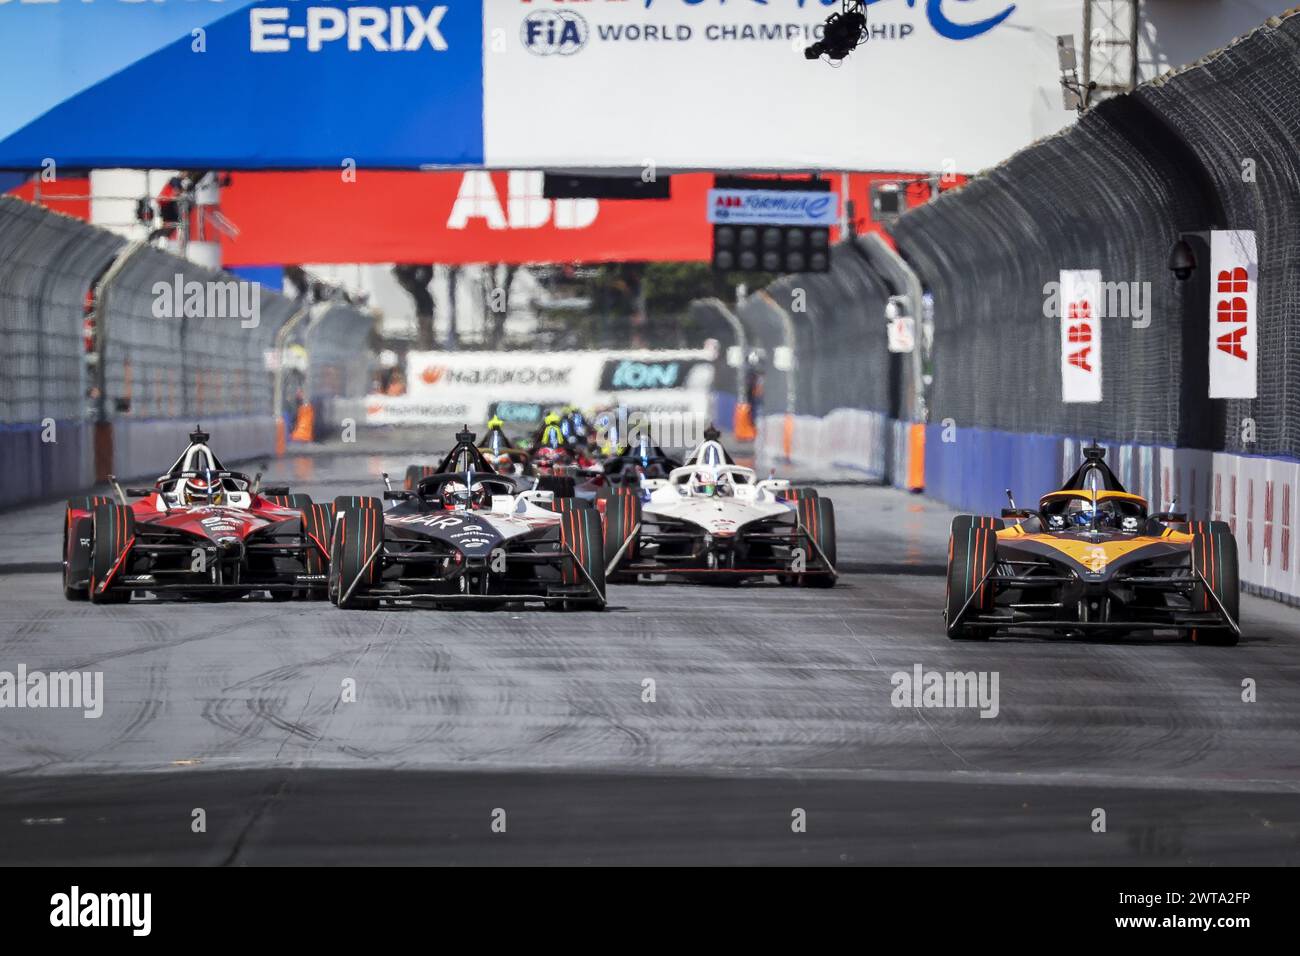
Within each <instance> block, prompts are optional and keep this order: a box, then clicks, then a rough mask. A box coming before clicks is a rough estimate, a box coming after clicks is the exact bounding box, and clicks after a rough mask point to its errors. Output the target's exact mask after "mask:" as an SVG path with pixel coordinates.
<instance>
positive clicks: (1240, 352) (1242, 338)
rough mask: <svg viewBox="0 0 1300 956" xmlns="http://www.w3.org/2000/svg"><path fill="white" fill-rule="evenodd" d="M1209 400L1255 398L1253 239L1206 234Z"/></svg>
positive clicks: (1243, 233) (1246, 234) (1238, 232)
mask: <svg viewBox="0 0 1300 956" xmlns="http://www.w3.org/2000/svg"><path fill="white" fill-rule="evenodd" d="M1210 281H1211V282H1213V283H1214V287H1213V288H1212V289H1211V290H1210V398H1255V396H1256V367H1257V361H1258V360H1257V357H1256V356H1257V352H1258V350H1257V349H1256V347H1255V340H1256V336H1255V327H1256V323H1257V322H1258V320H1259V316H1258V314H1257V312H1256V309H1255V286H1256V283H1257V282H1258V281H1259V257H1258V253H1257V251H1256V245H1255V233H1254V231H1253V230H1250V229H1229V230H1220V231H1215V232H1212V233H1210Z"/></svg>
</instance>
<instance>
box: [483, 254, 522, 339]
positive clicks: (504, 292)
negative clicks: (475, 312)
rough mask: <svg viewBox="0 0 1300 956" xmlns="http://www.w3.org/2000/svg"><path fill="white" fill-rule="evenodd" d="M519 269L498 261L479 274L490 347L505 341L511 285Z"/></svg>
mask: <svg viewBox="0 0 1300 956" xmlns="http://www.w3.org/2000/svg"><path fill="white" fill-rule="evenodd" d="M518 271H519V267H518V266H512V265H505V264H503V263H499V262H498V263H496V264H495V265H489V266H485V267H484V268H483V272H482V273H481V274H480V275H479V288H480V291H481V292H482V293H483V314H484V315H485V316H487V345H488V348H490V349H499V348H501V345H502V343H503V342H504V341H505V336H506V318H507V317H508V316H509V315H510V286H511V285H512V284H513V283H514V281H515V273H517V272H518Z"/></svg>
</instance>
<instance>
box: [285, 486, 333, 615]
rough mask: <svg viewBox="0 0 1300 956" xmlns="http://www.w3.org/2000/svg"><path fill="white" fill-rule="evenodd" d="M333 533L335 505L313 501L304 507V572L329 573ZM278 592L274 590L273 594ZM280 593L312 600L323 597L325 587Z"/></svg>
mask: <svg viewBox="0 0 1300 956" xmlns="http://www.w3.org/2000/svg"><path fill="white" fill-rule="evenodd" d="M333 533H334V505H332V504H328V505H323V504H319V503H314V502H313V503H309V504H308V505H307V506H306V507H304V508H303V509H302V536H303V542H302V543H303V547H304V548H305V550H304V551H303V562H302V565H303V573H304V574H325V575H328V574H329V567H330V539H331V538H332V537H333ZM276 593H277V592H272V594H276ZM278 593H288V594H290V595H291V596H293V597H300V598H306V599H307V600H309V601H310V600H318V599H320V598H323V597H324V596H325V588H322V587H319V586H317V587H313V588H304V589H303V590H301V591H290V592H278ZM286 600H287V599H286Z"/></svg>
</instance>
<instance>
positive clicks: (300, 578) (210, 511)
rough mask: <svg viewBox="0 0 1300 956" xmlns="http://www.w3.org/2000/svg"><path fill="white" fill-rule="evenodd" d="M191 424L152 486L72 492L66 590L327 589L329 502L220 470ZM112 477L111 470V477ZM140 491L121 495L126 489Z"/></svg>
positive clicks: (117, 596)
mask: <svg viewBox="0 0 1300 956" xmlns="http://www.w3.org/2000/svg"><path fill="white" fill-rule="evenodd" d="M208 437H209V436H208V435H207V434H206V433H205V432H203V431H201V430H196V431H194V432H193V433H192V434H191V435H190V444H189V446H188V447H187V448H186V449H185V451H184V452H183V453H182V454H181V456H180V458H178V459H177V460H176V462H175V464H173V465H172V467H171V469H170V470H169V471H168V472H167V474H165V475H163V476H162V477H160V478H159V479H158V480H157V481H156V482H155V483H154V486H153V487H152V488H151V489H131V490H129V491H127V492H123V491H122V490H121V488H119V487H117V483H116V481H113V484H114V487H115V490H116V492H117V498H118V500H116V501H114V500H113V499H112V498H109V497H105V496H98V497H82V498H71V499H69V500H68V503H67V507H66V510H65V515H64V538H63V593H64V595H65V596H66V597H67V598H68V599H69V600H84V599H86V598H89V599H90V601H91V602H93V603H95V604H119V603H124V602H126V601H129V600H130V599H131V596H132V594H135V593H139V592H145V591H148V592H152V593H154V594H156V595H158V596H159V597H177V596H179V597H194V598H199V597H202V598H209V599H212V598H227V597H239V596H242V595H245V594H249V593H251V592H259V591H260V592H267V593H269V594H270V595H271V597H272V598H274V599H276V600H288V599H291V598H311V597H324V594H325V583H326V571H327V568H328V563H329V550H328V546H329V538H330V530H331V525H332V523H333V507H332V506H330V505H321V504H316V503H314V502H313V501H312V500H311V498H310V497H309V496H307V495H292V494H289V489H288V488H266V489H261V488H259V482H260V477H259V478H255V479H250V478H248V476H246V475H243V474H240V473H239V472H234V471H228V470H226V469H225V468H224V467H223V466H222V464H221V462H220V461H219V460H218V459H217V457H216V455H214V454H213V453H212V450H211V449H210V448H209V447H208V445H207V441H208ZM110 480H111V479H110ZM128 496H129V497H134V498H138V499H139V500H138V501H136V502H135V503H134V504H129V505H128V504H127V498H128Z"/></svg>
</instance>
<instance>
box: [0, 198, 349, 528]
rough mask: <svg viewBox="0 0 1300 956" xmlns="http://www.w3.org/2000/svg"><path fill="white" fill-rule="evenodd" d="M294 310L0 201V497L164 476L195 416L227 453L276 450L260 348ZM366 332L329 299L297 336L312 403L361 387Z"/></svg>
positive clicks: (264, 349)
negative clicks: (110, 480)
mask: <svg viewBox="0 0 1300 956" xmlns="http://www.w3.org/2000/svg"><path fill="white" fill-rule="evenodd" d="M196 296H197V298H196ZM214 305H215V308H214ZM297 308H298V303H296V302H295V301H293V300H291V299H288V298H286V297H284V296H282V295H279V294H278V293H275V292H272V291H269V290H267V289H265V288H262V287H261V286H258V285H256V284H252V283H241V282H240V281H239V280H238V279H237V278H236V277H235V276H232V275H229V274H227V273H219V272H213V271H211V270H207V269H204V268H201V267H199V266H196V265H194V264H193V263H191V262H188V261H186V260H184V259H180V258H178V257H176V256H173V255H170V254H168V253H166V252H163V251H161V250H158V249H155V248H152V247H148V246H141V245H131V244H128V243H126V242H125V241H124V240H123V239H121V238H120V237H118V236H116V235H114V234H113V233H110V232H107V231H105V230H103V229H99V228H96V227H94V226H91V225H88V224H86V223H85V222H82V221H80V220H77V219H73V218H70V217H67V216H64V215H61V214H59V213H55V212H51V211H49V210H47V209H44V208H42V207H39V206H35V205H31V204H29V203H26V202H23V201H21V200H18V199H14V198H9V197H0V507H5V506H9V505H13V504H17V503H20V502H23V501H28V500H33V499H40V498H47V497H54V496H59V495H65V494H70V493H74V492H77V491H80V490H84V489H86V488H89V487H90V486H91V485H92V484H94V482H95V481H96V480H97V479H102V478H103V477H104V476H105V475H107V474H116V475H118V476H119V477H123V478H126V477H145V476H149V475H152V474H157V473H158V472H159V471H161V470H162V469H164V468H166V467H167V466H168V465H170V464H171V462H172V460H173V459H174V457H175V455H176V454H177V453H178V452H179V449H180V448H181V447H183V445H184V441H185V435H186V433H187V432H188V431H189V430H190V429H191V428H192V427H193V426H194V424H196V423H202V424H203V425H204V427H205V428H209V427H210V429H211V431H212V432H213V435H214V438H213V441H214V444H215V446H216V447H217V449H218V453H219V454H220V455H222V457H223V458H224V459H226V460H227V461H238V460H241V459H248V458H253V457H259V456H263V455H268V454H271V453H273V452H274V450H275V447H276V429H275V422H274V418H273V402H272V388H273V377H272V374H271V372H270V371H269V370H268V366H269V364H270V362H268V356H273V355H274V354H275V347H276V344H277V342H276V333H277V332H278V331H279V330H280V329H281V328H282V327H283V326H284V324H285V322H286V321H287V320H288V319H289V317H290V316H291V315H293V314H294V313H295V311H296V310H297ZM371 327H372V320H371V318H370V317H369V316H367V315H364V314H362V313H360V312H358V311H357V310H355V309H353V308H352V307H350V306H346V305H342V304H334V305H332V306H330V307H329V308H327V309H324V310H323V311H322V315H321V316H320V318H319V321H316V322H314V323H313V324H312V325H311V326H310V327H309V328H308V329H307V330H306V331H305V334H304V340H305V344H306V355H307V363H308V364H307V370H306V376H307V380H308V381H309V382H310V387H311V391H312V394H313V397H317V398H321V399H328V398H331V397H336V396H356V395H362V394H364V393H365V387H366V379H367V375H368V372H369V365H370V357H369V352H368V349H367V348H366V336H367V335H368V334H369V331H370V329H371ZM313 353H314V354H315V356H317V357H318V359H319V362H318V363H317V362H316V361H314V360H313V358H312V356H313Z"/></svg>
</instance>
